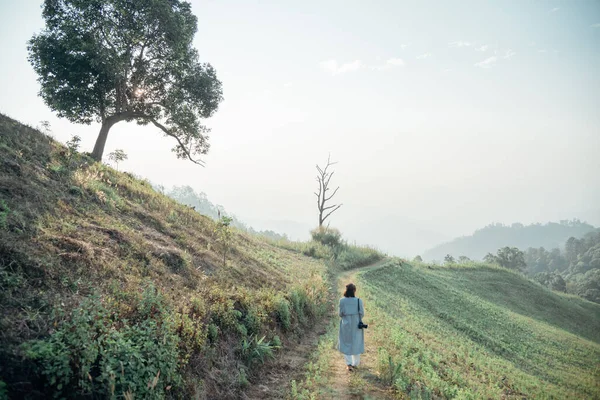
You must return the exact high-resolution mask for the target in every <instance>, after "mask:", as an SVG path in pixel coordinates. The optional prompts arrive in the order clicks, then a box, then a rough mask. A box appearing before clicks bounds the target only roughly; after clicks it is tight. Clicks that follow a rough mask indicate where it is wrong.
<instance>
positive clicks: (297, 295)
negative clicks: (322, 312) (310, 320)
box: [290, 288, 308, 324]
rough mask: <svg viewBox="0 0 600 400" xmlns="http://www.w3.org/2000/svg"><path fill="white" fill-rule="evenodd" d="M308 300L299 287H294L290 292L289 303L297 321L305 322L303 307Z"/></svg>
mask: <svg viewBox="0 0 600 400" xmlns="http://www.w3.org/2000/svg"><path fill="white" fill-rule="evenodd" d="M307 302H308V297H307V296H306V293H305V292H304V291H303V290H301V289H300V288H294V289H292V291H291V292H290V303H291V304H292V308H293V310H294V314H295V315H296V319H297V320H298V322H299V323H301V324H303V323H305V322H306V313H305V311H304V310H305V307H306V304H307Z"/></svg>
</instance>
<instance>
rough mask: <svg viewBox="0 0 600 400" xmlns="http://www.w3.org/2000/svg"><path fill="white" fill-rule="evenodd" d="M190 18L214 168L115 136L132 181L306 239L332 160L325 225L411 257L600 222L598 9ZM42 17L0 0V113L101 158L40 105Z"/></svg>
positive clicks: (36, 10)
mask: <svg viewBox="0 0 600 400" xmlns="http://www.w3.org/2000/svg"><path fill="white" fill-rule="evenodd" d="M192 4H193V11H194V13H195V14H196V15H197V16H198V20H199V31H198V34H197V36H196V40H195V44H196V47H197V48H198V49H199V51H200V55H201V58H202V60H203V61H207V62H210V63H211V64H212V65H213V66H214V67H215V68H216V70H217V72H218V75H219V78H220V79H221V80H222V82H223V88H224V97H225V101H224V102H223V103H222V105H221V107H220V110H219V111H218V112H217V114H216V115H215V117H213V118H212V119H210V120H208V121H207V125H208V126H210V127H211V128H212V130H213V132H212V134H211V145H212V147H211V151H210V154H209V155H208V156H207V157H206V158H205V160H206V163H207V166H206V168H202V167H198V166H196V165H193V164H192V163H190V162H189V161H188V162H186V161H181V160H177V159H176V158H175V156H174V154H173V153H171V152H170V148H171V147H173V143H172V141H171V140H168V139H167V138H163V137H162V135H161V134H160V133H159V132H158V131H157V130H156V129H154V128H153V127H150V126H148V127H143V128H142V127H138V126H136V125H135V124H129V125H128V124H125V123H120V124H118V125H116V126H115V127H114V128H113V129H112V130H111V133H110V136H109V138H108V143H107V149H106V152H105V154H107V153H108V152H110V151H112V150H114V149H116V148H122V149H124V150H125V151H126V152H127V153H128V155H129V160H128V161H127V162H125V163H123V164H122V167H123V168H124V169H126V170H129V171H131V172H134V173H136V174H139V175H142V176H144V177H147V178H148V179H150V180H151V181H153V182H156V183H162V184H164V185H166V186H171V185H190V186H192V187H194V188H195V189H196V190H198V191H203V192H205V193H207V195H208V197H209V199H211V200H212V201H213V202H215V203H219V204H222V205H224V206H225V208H226V209H227V210H229V211H231V212H233V213H235V214H237V215H238V216H239V217H240V218H241V219H242V220H246V221H249V222H250V223H252V224H255V225H256V226H257V227H259V228H268V227H270V226H273V227H275V226H276V225H277V223H276V222H272V223H268V221H281V220H289V221H297V222H298V223H300V224H302V225H306V226H311V225H315V224H316V221H317V217H316V207H315V204H316V202H315V196H314V195H313V194H312V192H313V191H314V190H315V188H316V182H315V181H314V176H315V164H316V163H323V162H324V161H325V160H326V159H327V154H328V153H329V152H331V154H332V158H333V159H334V160H336V161H338V162H339V164H337V165H336V176H335V178H334V180H335V183H336V184H339V185H340V186H341V188H340V190H339V192H338V195H337V198H338V200H339V201H341V202H343V203H344V206H343V207H342V208H341V209H340V210H339V211H338V212H337V213H336V214H334V215H333V217H331V218H332V219H331V223H332V225H333V226H337V227H339V228H341V230H342V231H343V232H346V234H347V237H349V238H350V239H358V240H359V241H361V242H368V243H371V244H374V245H377V244H378V243H379V244H380V245H382V244H381V240H382V239H381V238H387V239H388V241H390V243H392V242H394V241H396V242H397V243H398V248H399V249H402V250H401V251H399V252H401V253H402V252H407V253H408V252H412V251H418V250H415V249H414V248H415V246H416V245H414V246H412V247H411V246H408V245H407V246H404V244H403V241H404V240H409V239H405V238H410V236H411V235H412V230H417V229H422V230H428V231H433V232H436V233H439V234H440V236H441V237H450V236H455V235H464V234H470V233H471V232H472V231H473V230H474V229H477V228H480V227H482V226H484V225H486V224H488V223H490V222H504V223H512V222H515V221H520V222H523V223H531V222H547V221H550V220H559V219H571V218H574V217H578V218H580V219H584V220H587V221H588V222H590V223H593V224H595V225H600V179H599V175H598V172H599V171H600V156H599V154H600V153H599V150H600V112H598V110H600V74H599V73H598V71H600V2H598V1H572V2H566V1H514V2H508V1H498V2H491V1H472V2H468V1H462V0H461V1H453V2H451V1H438V2H425V1H419V2H417V1H407V2H403V1H368V2H367V1H356V2H350V1H281V0H278V1H260V2H258V1H256V2H254V1H216V0H215V1H192ZM40 5H41V1H34V0H20V1H5V0H3V1H2V2H0V19H1V20H0V46H1V48H2V61H1V63H0V88H1V91H0V112H3V113H6V114H8V115H9V116H11V117H13V118H16V119H18V120H20V121H23V122H26V123H29V124H31V125H37V124H38V123H39V121H41V120H48V121H50V123H51V125H52V130H53V133H54V136H55V137H56V138H57V139H59V140H61V141H66V140H68V139H69V138H70V137H71V136H72V135H74V134H79V135H80V136H81V137H82V139H83V149H84V150H87V151H91V148H92V147H93V143H94V141H95V138H96V134H97V132H98V130H99V126H97V125H93V126H82V125H74V124H70V123H69V122H67V121H65V120H59V119H57V118H56V117H55V116H54V115H53V113H52V112H51V111H50V110H49V109H48V108H47V107H46V106H45V105H44V104H43V102H42V100H41V99H40V98H39V97H37V91H38V84H37V82H36V76H35V74H34V72H33V70H32V68H31V67H30V65H29V64H28V62H27V60H26V57H27V51H26V42H27V40H28V39H29V38H30V37H31V35H32V34H33V33H34V32H39V31H40V30H41V28H42V27H43V22H42V19H41V10H40ZM395 238H397V239H395ZM431 240H433V239H431ZM394 243H395V242H394ZM392 245H393V244H385V245H382V246H383V247H386V248H389V247H390V246H392ZM428 245H429V243H428Z"/></svg>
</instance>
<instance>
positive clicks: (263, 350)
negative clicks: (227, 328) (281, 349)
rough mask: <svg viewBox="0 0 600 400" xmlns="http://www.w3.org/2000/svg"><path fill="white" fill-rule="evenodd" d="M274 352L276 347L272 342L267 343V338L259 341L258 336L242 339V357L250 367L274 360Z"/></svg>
mask: <svg viewBox="0 0 600 400" xmlns="http://www.w3.org/2000/svg"><path fill="white" fill-rule="evenodd" d="M273 350H274V346H273V345H272V344H271V343H270V342H265V336H263V337H261V338H260V339H257V336H252V337H250V339H248V338H244V339H242V347H241V356H242V359H243V360H244V362H245V363H246V365H247V366H249V367H252V366H253V365H254V364H256V363H257V362H260V363H261V364H264V362H265V360H266V359H267V358H274V357H275V356H274V355H273Z"/></svg>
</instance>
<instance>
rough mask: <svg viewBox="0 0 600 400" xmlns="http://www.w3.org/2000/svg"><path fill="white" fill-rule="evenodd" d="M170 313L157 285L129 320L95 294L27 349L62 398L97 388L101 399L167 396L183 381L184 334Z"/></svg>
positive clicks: (26, 346) (54, 392)
mask: <svg viewBox="0 0 600 400" xmlns="http://www.w3.org/2000/svg"><path fill="white" fill-rule="evenodd" d="M170 315H171V310H169V309H168V308H167V307H166V306H165V303H164V300H163V298H162V296H161V295H160V294H159V293H158V292H157V291H156V289H154V287H152V286H149V287H148V288H146V290H145V291H144V293H143V295H142V298H141V300H140V302H139V304H138V305H137V310H136V313H135V315H134V318H131V319H129V320H127V319H125V318H123V317H121V316H119V315H117V314H116V310H109V309H108V308H107V307H106V306H105V305H104V303H103V302H102V300H101V299H100V298H99V297H97V296H92V297H90V298H88V299H86V300H84V301H83V302H82V304H81V305H80V306H79V307H78V308H77V309H75V310H74V311H73V313H72V316H71V317H70V318H68V319H65V320H64V321H63V322H61V323H60V324H59V326H58V327H57V329H56V330H55V331H54V332H53V333H52V334H51V336H50V337H49V338H47V339H43V340H35V341H31V342H26V343H25V344H24V345H23V350H24V354H25V356H26V357H27V358H29V359H31V360H34V361H36V362H37V365H38V368H39V369H40V370H41V373H42V375H43V376H44V377H45V378H46V381H47V386H48V388H47V389H48V391H49V393H52V395H53V396H54V397H57V398H58V397H62V398H79V397H82V396H89V395H90V394H92V393H93V394H94V396H97V397H98V398H114V397H115V396H118V397H121V396H124V395H126V394H127V395H134V396H135V397H138V398H149V399H154V398H164V396H165V394H166V391H167V390H169V389H170V387H172V386H174V387H176V386H178V385H180V384H181V376H180V375H179V372H178V369H179V352H178V344H179V337H178V336H177V335H176V333H175V330H174V327H173V323H172V321H171V319H170ZM116 321H119V322H118V323H117V322H116Z"/></svg>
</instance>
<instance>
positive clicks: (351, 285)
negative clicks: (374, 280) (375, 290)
mask: <svg viewBox="0 0 600 400" xmlns="http://www.w3.org/2000/svg"><path fill="white" fill-rule="evenodd" d="M355 292H356V286H354V283H349V284H347V285H346V291H345V292H344V297H354V293H355Z"/></svg>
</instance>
